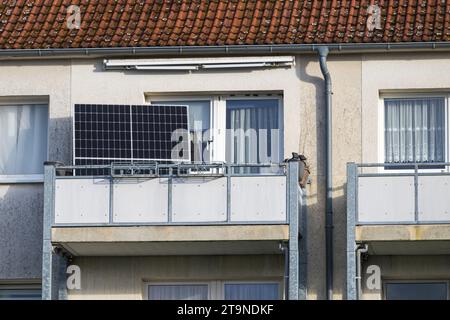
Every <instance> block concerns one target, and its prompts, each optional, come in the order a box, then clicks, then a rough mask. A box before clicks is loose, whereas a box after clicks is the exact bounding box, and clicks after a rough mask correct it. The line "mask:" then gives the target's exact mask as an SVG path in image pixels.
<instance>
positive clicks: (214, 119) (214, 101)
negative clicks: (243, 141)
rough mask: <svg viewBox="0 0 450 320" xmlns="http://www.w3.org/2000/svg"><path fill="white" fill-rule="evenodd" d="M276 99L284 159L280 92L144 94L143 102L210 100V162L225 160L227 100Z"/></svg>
mask: <svg viewBox="0 0 450 320" xmlns="http://www.w3.org/2000/svg"><path fill="white" fill-rule="evenodd" d="M271 99H273V100H277V101H278V127H279V130H280V135H279V139H280V141H279V145H280V150H279V161H280V162H281V161H282V160H283V159H284V105H283V101H284V95H283V93H282V92H276V93H275V92H248V93H242V92H240V93H234V92H226V93H217V94H212V93H208V92H197V93H192V94H180V93H176V92H171V93H158V94H146V95H145V102H146V103H148V104H152V103H153V102H152V101H173V102H176V101H180V102H182V101H199V100H209V101H210V108H211V109H210V113H209V114H210V137H209V139H212V138H213V140H212V143H211V144H210V147H211V149H210V151H209V152H210V159H211V160H210V162H211V163H222V162H226V123H227V121H226V120H227V118H226V117H227V101H228V100H271Z"/></svg>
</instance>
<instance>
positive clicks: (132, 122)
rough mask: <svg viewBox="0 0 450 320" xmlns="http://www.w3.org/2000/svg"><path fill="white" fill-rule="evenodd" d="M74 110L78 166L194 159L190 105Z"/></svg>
mask: <svg viewBox="0 0 450 320" xmlns="http://www.w3.org/2000/svg"><path fill="white" fill-rule="evenodd" d="M74 111H75V112H74V163H75V165H109V164H111V163H137V162H150V161H158V162H165V163H167V162H174V161H189V160H190V151H189V147H190V143H189V119H188V107H187V106H176V105H97V104H76V105H75V110H74ZM86 172H87V171H86ZM86 172H85V173H86ZM90 172H91V173H92V170H91V171H90ZM81 173H82V172H81ZM97 173H98V172H97ZM77 174H80V172H77Z"/></svg>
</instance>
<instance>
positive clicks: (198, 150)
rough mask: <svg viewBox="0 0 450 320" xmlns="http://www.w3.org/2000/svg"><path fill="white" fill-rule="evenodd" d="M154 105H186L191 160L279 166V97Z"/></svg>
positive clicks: (167, 99)
mask: <svg viewBox="0 0 450 320" xmlns="http://www.w3.org/2000/svg"><path fill="white" fill-rule="evenodd" d="M148 101H149V102H150V103H151V104H171V105H187V106H188V108H189V124H190V136H191V161H192V162H194V163H210V162H227V163H232V164H243V163H245V164H258V163H279V162H280V161H281V160H282V157H283V113H282V97H281V96H279V95H251V96H242V95H227V96H189V97H184V96H157V97H149V98H148Z"/></svg>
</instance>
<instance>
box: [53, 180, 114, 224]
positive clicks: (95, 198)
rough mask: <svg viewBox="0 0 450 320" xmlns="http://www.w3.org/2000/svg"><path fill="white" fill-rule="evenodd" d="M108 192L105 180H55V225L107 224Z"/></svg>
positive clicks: (108, 186) (108, 187)
mask: <svg viewBox="0 0 450 320" xmlns="http://www.w3.org/2000/svg"><path fill="white" fill-rule="evenodd" d="M109 192H110V182H109V180H106V179H92V178H81V179H56V180H55V223H61V224H66V223H68V224H79V223H81V224H82V223H108V222H109V206H110V203H109Z"/></svg>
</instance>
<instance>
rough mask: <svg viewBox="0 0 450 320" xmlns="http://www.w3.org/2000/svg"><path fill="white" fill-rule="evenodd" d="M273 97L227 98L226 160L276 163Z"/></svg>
mask: <svg viewBox="0 0 450 320" xmlns="http://www.w3.org/2000/svg"><path fill="white" fill-rule="evenodd" d="M278 114H279V109H278V100H276V99H264V100H263V99H258V100H227V150H226V154H227V162H229V163H268V162H274V163H276V162H279V160H280V159H279V158H280V148H279V139H280V136H279V125H278V124H279V119H278Z"/></svg>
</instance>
